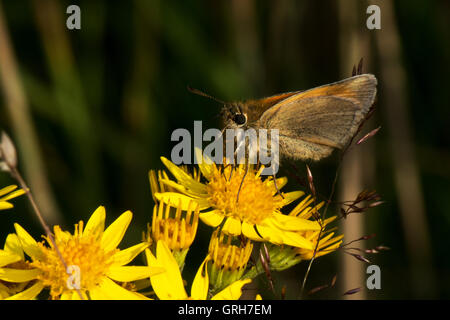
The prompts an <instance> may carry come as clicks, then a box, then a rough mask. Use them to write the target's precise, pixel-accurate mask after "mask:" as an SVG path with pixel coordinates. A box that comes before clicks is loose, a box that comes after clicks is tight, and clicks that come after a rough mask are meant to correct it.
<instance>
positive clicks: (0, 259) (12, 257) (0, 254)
mask: <svg viewBox="0 0 450 320" xmlns="http://www.w3.org/2000/svg"><path fill="white" fill-rule="evenodd" d="M20 260H22V257H21V256H19V255H17V254H14V253H11V252H8V251H4V250H0V267H4V266H6V265H8V264H10V263H13V262H17V261H20Z"/></svg>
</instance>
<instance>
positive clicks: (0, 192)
mask: <svg viewBox="0 0 450 320" xmlns="http://www.w3.org/2000/svg"><path fill="white" fill-rule="evenodd" d="M16 189H17V186H15V185H11V186H7V187H4V188H1V189H0V197H1V196H3V195H5V194H8V193H10V192H11V191H14V190H16Z"/></svg>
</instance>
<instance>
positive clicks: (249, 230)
mask: <svg viewBox="0 0 450 320" xmlns="http://www.w3.org/2000/svg"><path fill="white" fill-rule="evenodd" d="M242 234H243V235H244V236H246V237H247V238H250V239H252V240H255V241H263V240H264V239H263V238H261V236H260V235H259V234H258V233H257V232H256V230H255V227H254V225H253V224H250V223H247V222H243V223H242Z"/></svg>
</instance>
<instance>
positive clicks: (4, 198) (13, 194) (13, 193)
mask: <svg viewBox="0 0 450 320" xmlns="http://www.w3.org/2000/svg"><path fill="white" fill-rule="evenodd" d="M24 193H25V191H24V190H22V189H19V190H16V191H14V192H11V193H10V194H8V195H7V196H5V197H3V198H2V201H7V200H10V199H13V198H16V197H18V196H21V195H23V194H24Z"/></svg>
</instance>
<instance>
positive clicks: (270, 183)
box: [267, 177, 288, 194]
mask: <svg viewBox="0 0 450 320" xmlns="http://www.w3.org/2000/svg"><path fill="white" fill-rule="evenodd" d="M287 182H288V179H287V178H286V177H281V178H277V187H278V190H281V189H282V188H283V187H284V186H285V185H286V183H287ZM267 185H268V186H269V187H273V188H274V192H273V194H276V193H277V192H278V191H277V189H276V188H275V183H274V182H273V180H270V181H267Z"/></svg>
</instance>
